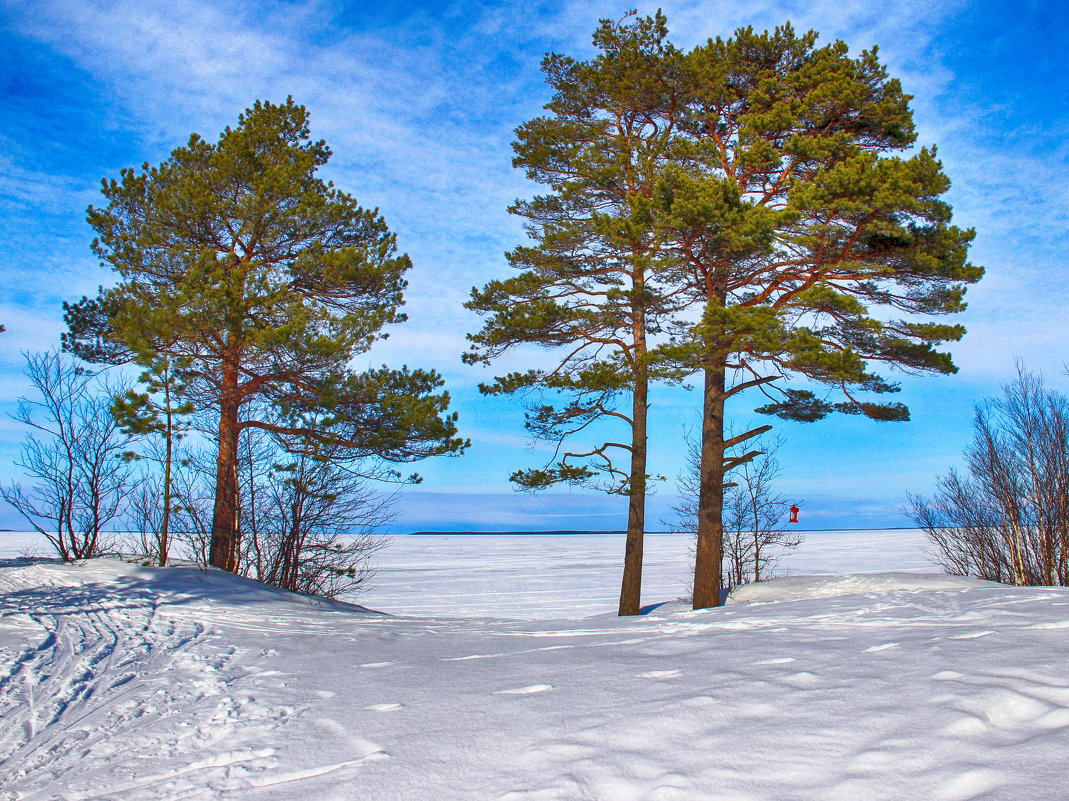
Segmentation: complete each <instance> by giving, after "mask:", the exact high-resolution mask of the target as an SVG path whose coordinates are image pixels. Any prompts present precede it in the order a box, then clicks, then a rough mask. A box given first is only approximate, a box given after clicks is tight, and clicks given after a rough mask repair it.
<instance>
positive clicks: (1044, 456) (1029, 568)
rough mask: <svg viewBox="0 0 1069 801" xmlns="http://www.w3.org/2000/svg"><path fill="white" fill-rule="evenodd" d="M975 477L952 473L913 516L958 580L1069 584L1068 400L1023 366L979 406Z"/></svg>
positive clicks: (972, 456)
mask: <svg viewBox="0 0 1069 801" xmlns="http://www.w3.org/2000/svg"><path fill="white" fill-rule="evenodd" d="M964 456H965V464H966V467H967V470H968V475H961V474H960V473H958V472H956V471H954V470H951V471H950V472H949V473H948V474H947V475H946V476H943V477H940V478H939V479H938V480H937V484H936V492H935V495H934V496H933V497H932V498H931V499H927V498H924V497H921V496H913V495H911V496H910V503H911V506H912V517H913V520H914V521H915V522H916V524H917V525H918V526H920V527H921V528H923V529H924V531H925V532H926V533H927V535H928V538H929V540H930V541H931V542H932V543H933V544H934V545H935V547H936V549H937V551H938V559H939V561H940V564H941V566H942V567H943V569H944V570H946V571H947V572H948V573H951V574H955V575H968V576H976V577H978V578H984V579H989V580H991V581H1000V582H1005V583H1012V584H1017V585H1063V586H1064V585H1067V584H1069V398H1066V396H1065V395H1062V394H1061V393H1058V392H1055V391H1053V390H1050V389H1048V388H1047V387H1046V386H1045V385H1044V382H1043V379H1042V378H1041V377H1039V376H1037V375H1034V374H1032V373H1029V372H1027V371H1026V370H1024V369H1023V367H1021V366H1020V365H1018V373H1017V378H1016V379H1015V380H1014V381H1013V382H1011V383H1009V384H1007V385H1005V386H1004V387H1003V394H1002V397H1001V398H993V399H988V400H986V401H984V402H983V403H981V404H979V405H978V406H977V407H976V415H975V417H974V419H973V440H972V442H971V443H970V444H969V445H968V446H967V447H966V448H965V451H964Z"/></svg>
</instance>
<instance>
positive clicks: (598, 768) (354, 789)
mask: <svg viewBox="0 0 1069 801" xmlns="http://www.w3.org/2000/svg"><path fill="white" fill-rule="evenodd" d="M413 539H415V538H413ZM484 548H485V546H484ZM543 548H544V549H546V551H547V552H549V551H552V548H553V545H552V543H546V544H545V545H544V546H543ZM430 586H431V587H433V586H434V585H433V583H431V584H430ZM567 591H568V588H567V587H565V589H564V590H562V592H567ZM763 591H765V592H766V593H767V594H766V596H765V600H763V601H749V602H740V603H735V604H733V605H730V606H727V607H724V608H721V609H716V610H705V611H701V612H693V611H691V610H689V609H687V608H686V607H685V605H683V604H679V603H667V604H664V605H662V606H659V607H657V608H656V609H654V610H653V611H652V612H650V613H649V614H648V615H645V616H642V617H639V618H629V619H621V618H617V617H615V615H613V614H611V613H607V614H601V615H594V616H588V617H583V618H582V619H557V620H548V619H527V620H508V619H491V618H460V617H452V618H445V617H391V616H385V615H381V614H377V613H372V612H368V611H366V610H362V609H361V608H359V607H352V606H347V605H344V604H331V603H323V602H317V601H315V600H312V599H307V598H303V597H299V596H292V595H288V594H286V593H281V592H276V591H273V590H271V589H269V588H265V587H262V586H260V585H256V584H254V583H253V582H249V581H245V580H242V579H239V578H236V577H232V576H228V575H224V574H220V573H218V572H215V571H212V572H208V573H204V572H202V571H199V570H196V569H192V568H169V569H167V570H158V569H153V568H140V567H135V566H131V565H126V564H122V563H119V562H116V561H111V560H96V561H94V562H92V563H90V564H88V565H85V566H62V565H54V564H39V565H24V564H22V565H19V564H9V565H7V566H4V567H0V613H2V616H0V721H2V722H0V798H3V799H11V800H12V801H14V800H15V799H18V801H29V800H30V799H35V800H38V799H39V800H40V801H44V800H45V799H65V800H67V799H70V800H71V801H75V800H77V801H89V799H101V800H102V799H122V800H123V801H135V800H137V799H146V801H164V800H165V799H166V800H167V801H171V799H219V798H226V799H294V798H308V799H317V800H318V799H339V800H340V799H384V800H389V799H405V801H413V800H414V799H415V800H417V801H418V800H419V799H428V800H429V801H430V800H434V799H458V801H459V800H460V799H464V800H465V801H468V800H470V799H511V800H512V801H516V800H518V799H523V800H524V801H532V800H533V801H557V800H558V799H560V800H562V801H565V800H571V799H575V800H576V801H578V800H579V799H584V800H586V799H598V800H599V801H629V800H634V801H638V800H639V799H642V800H643V801H645V800H646V799H650V800H651V801H677V800H680V799H686V800H687V801H690V800H694V801H697V799H709V798H716V799H737V800H738V801H751V800H752V801H758V800H760V801H767V800H768V799H792V800H793V799H799V800H800V801H807V800H808V799H813V801H816V800H817V799H820V801H826V800H830V801H837V800H838V799H842V801H847V800H848V799H849V801H856V800H857V799H866V800H868V799H875V800H879V799H888V800H889V801H890V799H895V801H900V800H901V799H933V801H964V800H965V799H988V800H989V801H990V800H991V799H1006V800H1007V801H1009V800H1010V799H1014V800H1015V799H1019V798H1029V799H1033V800H1035V799H1039V800H1042V799H1050V800H1051V801H1053V800H1054V799H1061V798H1064V793H1063V784H1064V771H1065V768H1064V763H1065V757H1066V755H1067V754H1069V660H1067V659H1066V656H1067V655H1069V639H1067V637H1069V591H1066V590H1062V589H1052V588H1032V589H1018V588H1010V587H1003V586H1001V585H991V584H986V583H982V582H970V581H959V580H954V579H947V578H946V577H934V578H931V579H929V578H925V577H923V576H917V575H915V574H912V575H911V574H906V575H900V576H886V575H869V576H860V577H846V578H837V579H834V578H828V577H821V578H816V579H803V578H801V577H797V578H793V579H789V580H787V581H784V582H779V583H778V589H777V583H772V584H770V585H768V586H767V588H763ZM740 595H743V593H742V592H741V591H740ZM772 598H775V599H776V600H771V599H772Z"/></svg>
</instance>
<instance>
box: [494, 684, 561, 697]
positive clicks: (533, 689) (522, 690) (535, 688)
mask: <svg viewBox="0 0 1069 801" xmlns="http://www.w3.org/2000/svg"><path fill="white" fill-rule="evenodd" d="M552 689H553V685H552V684H532V685H531V686H530V687H515V688H513V689H511V690H498V691H496V692H495V693H494V695H530V694H531V693H544V692H545V691H546V690H552Z"/></svg>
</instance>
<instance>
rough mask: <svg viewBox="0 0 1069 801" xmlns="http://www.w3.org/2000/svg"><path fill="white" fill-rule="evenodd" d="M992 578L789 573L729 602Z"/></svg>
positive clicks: (736, 592)
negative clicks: (796, 574)
mask: <svg viewBox="0 0 1069 801" xmlns="http://www.w3.org/2000/svg"><path fill="white" fill-rule="evenodd" d="M1000 586H1002V585H1000V584H996V583H995V582H993V581H984V580H983V579H976V578H969V577H967V576H947V575H941V574H925V573H856V574H853V575H847V576H789V577H787V578H778V579H771V580H770V581H762V582H760V583H757V584H743V585H741V586H739V587H736V588H735V589H733V590H732V591H731V594H730V595H729V596H728V600H727V602H728V604H741V603H750V602H756V601H796V600H800V599H803V598H829V597H831V596H836V595H865V594H869V593H887V592H895V591H904V592H916V591H919V590H967V589H977V588H980V587H986V588H987V589H991V588H993V587H1000Z"/></svg>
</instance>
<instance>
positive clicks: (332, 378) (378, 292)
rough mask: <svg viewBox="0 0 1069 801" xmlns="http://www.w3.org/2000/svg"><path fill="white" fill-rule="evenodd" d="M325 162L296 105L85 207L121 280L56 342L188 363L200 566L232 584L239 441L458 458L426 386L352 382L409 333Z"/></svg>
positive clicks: (382, 455) (82, 307)
mask: <svg viewBox="0 0 1069 801" xmlns="http://www.w3.org/2000/svg"><path fill="white" fill-rule="evenodd" d="M330 155H331V154H330V149H329V148H328V147H327V146H326V144H325V143H324V142H322V141H318V142H314V141H312V140H311V139H310V133H309V128H308V114H307V112H306V111H305V109H304V107H303V106H300V105H297V104H295V103H294V102H293V101H292V99H289V100H287V101H286V102H285V103H283V104H281V105H273V104H271V103H264V102H257V103H256V104H255V105H254V106H253V107H252V108H250V109H248V110H247V111H246V112H245V113H244V114H242V115H241V117H240V118H239V121H238V125H237V126H236V127H235V128H232V129H231V128H227V129H226V130H224V131H223V134H222V136H221V137H220V139H219V141H218V142H217V143H215V144H212V143H209V142H206V141H205V140H203V139H201V138H200V137H199V136H197V135H196V134H194V135H193V136H192V137H191V138H190V140H189V144H188V145H186V146H185V147H180V148H178V149H176V150H175V151H174V152H173V153H172V154H171V157H170V158H169V159H167V160H166V161H165V162H163V163H162V164H161V165H159V166H158V167H151V166H149V165H148V164H146V165H144V167H143V168H142V170H141V171H140V172H139V171H137V170H134V169H126V170H123V171H122V174H121V177H120V179H119V180H110V181H108V180H106V181H104V184H103V194H104V197H105V198H106V200H107V201H108V202H107V206H105V207H104V208H100V209H98V208H92V207H91V208H90V209H89V223H90V225H91V226H92V227H93V229H94V230H95V231H96V233H97V239H96V240H94V242H93V251H94V252H95V253H96V254H97V255H98V256H99V257H100V259H101V261H102V262H103V263H104V264H107V265H110V266H111V267H112V268H113V269H114V270H115V271H116V272H117V273H118V275H119V283H118V285H117V286H115V287H114V288H111V289H108V290H103V291H102V292H101V295H100V296H99V297H97V298H85V299H83V300H82V301H81V302H80V303H77V304H74V305H68V306H67V320H68V325H69V329H70V330H69V333H68V334H67V336H66V337H65V345H66V347H68V348H69V349H70V350H72V351H74V352H75V353H76V354H78V355H80V356H82V357H83V358H87V359H90V360H112V361H117V360H122V359H124V358H128V357H129V356H130V355H131V354H134V355H138V356H139V357H142V358H144V357H155V358H164V357H165V358H168V359H171V360H174V361H176V362H178V361H181V362H182V364H183V365H188V367H184V368H183V378H184V379H185V380H187V381H188V382H189V387H190V389H189V392H190V397H191V398H192V400H193V401H194V402H195V403H196V405H197V407H198V410H205V409H211V410H213V411H214V413H215V414H216V415H217V426H216V435H217V443H218V457H217V462H216V493H215V508H214V515H213V524H212V542H211V553H210V561H211V563H212V564H213V565H215V566H217V567H221V568H224V569H227V570H233V569H234V568H235V566H236V564H237V554H238V545H239V532H240V529H239V520H238V514H239V509H238V481H237V456H238V443H239V437H240V436H241V433H242V431H245V430H248V429H261V430H265V431H268V432H271V433H272V434H274V435H276V436H278V437H282V438H289V439H290V440H292V441H301V440H303V441H316V442H319V443H322V444H328V445H331V446H335V447H341V448H342V449H343V450H344V452H345V453H346V455H347V456H349V457H369V458H379V459H385V460H387V461H393V462H404V461H410V460H415V459H420V458H423V457H425V456H430V455H435V454H446V453H456V452H458V451H459V450H461V449H462V448H463V446H464V444H465V443H464V442H463V441H461V440H460V439H458V438H457V437H456V436H455V435H456V426H455V420H456V415H455V414H448V413H447V412H446V409H447V407H448V403H449V397H448V394H447V393H445V392H437V390H439V389H440V388H441V386H442V379H441V378H440V377H439V376H438V375H437V374H436V373H434V372H432V371H425V370H409V369H408V368H407V367H406V368H402V369H400V370H391V369H388V368H386V367H383V368H381V369H375V370H369V371H366V372H363V373H358V372H354V371H353V370H352V369H351V368H350V367H349V362H350V360H351V359H352V358H353V357H354V356H355V355H356V354H359V353H362V352H365V351H367V350H368V349H369V348H370V347H371V346H372V344H373V343H374V342H375V341H376V340H377V339H380V338H382V337H384V336H385V334H383V333H382V328H383V326H385V325H387V324H389V323H395V322H400V321H402V320H403V319H404V315H402V314H401V313H399V311H398V308H399V307H400V305H401V303H402V291H403V290H404V287H405V281H404V278H403V275H404V272H405V271H406V270H407V269H408V268H409V266H410V262H409V259H408V257H407V256H406V255H404V254H399V253H398V252H397V249H396V242H395V236H394V234H392V233H391V232H390V231H389V229H388V228H387V227H386V224H385V222H384V221H383V219H382V217H380V216H379V214H378V212H377V210H366V209H363V208H361V207H360V206H359V205H358V204H357V202H356V200H354V199H353V198H352V197H351V196H350V195H347V194H345V193H343V192H341V191H339V190H337V189H335V188H334V187H333V185H332V184H330V183H327V182H324V181H323V180H322V179H321V178H319V177H318V176H317V174H316V173H317V170H318V169H319V168H320V167H322V166H323V165H324V164H326V162H327V160H328V159H329V158H330Z"/></svg>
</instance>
